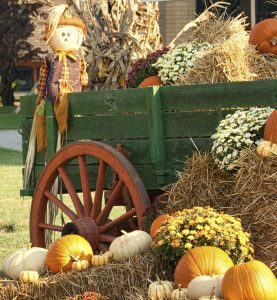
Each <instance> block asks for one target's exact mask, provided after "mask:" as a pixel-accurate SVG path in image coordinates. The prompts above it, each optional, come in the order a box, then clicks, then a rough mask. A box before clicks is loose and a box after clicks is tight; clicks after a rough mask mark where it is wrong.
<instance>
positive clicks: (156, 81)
mask: <svg viewBox="0 0 277 300" xmlns="http://www.w3.org/2000/svg"><path fill="white" fill-rule="evenodd" d="M155 85H162V81H161V78H160V77H159V76H150V77H147V78H145V79H144V80H143V81H142V82H141V83H140V85H139V87H140V88H145V87H148V86H155Z"/></svg>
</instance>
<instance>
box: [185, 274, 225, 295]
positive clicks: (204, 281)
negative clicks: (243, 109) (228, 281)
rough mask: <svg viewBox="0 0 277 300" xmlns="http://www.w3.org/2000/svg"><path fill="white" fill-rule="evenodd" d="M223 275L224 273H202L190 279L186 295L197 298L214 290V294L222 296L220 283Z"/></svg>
mask: <svg viewBox="0 0 277 300" xmlns="http://www.w3.org/2000/svg"><path fill="white" fill-rule="evenodd" d="M223 276H224V275H214V276H206V275H203V276H198V277H196V278H194V279H192V281H191V282H190V283H189V285H188V287H187V296H188V297H189V298H190V299H199V298H200V297H204V296H210V295H211V294H212V293H213V290H214V294H215V296H217V297H219V298H222V297H223V296H222V291H221V285H222V280H223Z"/></svg>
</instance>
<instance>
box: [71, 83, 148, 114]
mask: <svg viewBox="0 0 277 300" xmlns="http://www.w3.org/2000/svg"><path fill="white" fill-rule="evenodd" d="M146 94H147V91H146V90H145V89H124V90H110V91H96V92H83V93H72V94H69V100H70V108H69V114H70V115H71V116H73V115H83V116H87V115H94V114H99V113H100V114H116V113H124V112H146Z"/></svg>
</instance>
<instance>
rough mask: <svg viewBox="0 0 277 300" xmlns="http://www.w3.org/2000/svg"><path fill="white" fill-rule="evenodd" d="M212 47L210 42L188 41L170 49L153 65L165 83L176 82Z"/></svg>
mask: <svg viewBox="0 0 277 300" xmlns="http://www.w3.org/2000/svg"><path fill="white" fill-rule="evenodd" d="M210 48H212V45H210V44H209V43H198V42H189V43H188V42H186V43H183V44H181V45H179V46H177V47H176V48H173V49H172V50H170V51H168V52H167V53H166V54H165V55H163V56H162V57H160V58H159V59H158V60H157V62H156V63H155V64H153V66H154V67H155V68H157V70H158V75H159V76H160V78H161V80H162V82H163V83H164V84H174V83H176V82H177V81H178V80H179V79H180V77H181V76H182V75H184V74H185V73H186V72H187V71H188V70H189V69H190V68H191V67H193V65H194V63H195V60H196V59H197V58H200V57H202V56H203V55H204V54H205V51H207V50H208V49H210Z"/></svg>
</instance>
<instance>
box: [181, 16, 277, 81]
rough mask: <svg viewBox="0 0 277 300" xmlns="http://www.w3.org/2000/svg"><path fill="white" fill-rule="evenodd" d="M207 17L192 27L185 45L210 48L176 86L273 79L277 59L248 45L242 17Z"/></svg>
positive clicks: (276, 75) (247, 35) (276, 70)
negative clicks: (209, 45) (187, 42)
mask: <svg viewBox="0 0 277 300" xmlns="http://www.w3.org/2000/svg"><path fill="white" fill-rule="evenodd" d="M206 11H208V10H206ZM207 16H208V17H207V18H205V19H203V21H202V22H199V23H197V24H195V26H194V27H193V29H192V31H191V32H190V33H189V34H188V36H187V41H196V42H199V43H203V42H208V43H210V44H213V45H214V48H213V49H212V50H209V51H207V52H206V55H204V56H203V57H201V58H199V59H197V60H196V62H195V63H194V67H193V68H191V69H190V70H189V71H188V72H186V73H185V74H184V76H182V77H181V78H180V79H179V81H178V82H177V83H176V84H177V85H184V84H205V83H219V82H235V81H249V80H260V79H274V78H277V57H276V56H274V55H265V54H261V53H259V52H257V51H256V49H255V47H254V46H253V45H249V33H248V32H247V31H246V27H247V25H248V24H247V23H246V18H245V17H244V16H243V14H240V15H239V16H237V17H235V18H233V17H227V18H226V13H223V14H221V15H219V14H218V13H217V12H215V13H209V14H207Z"/></svg>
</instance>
